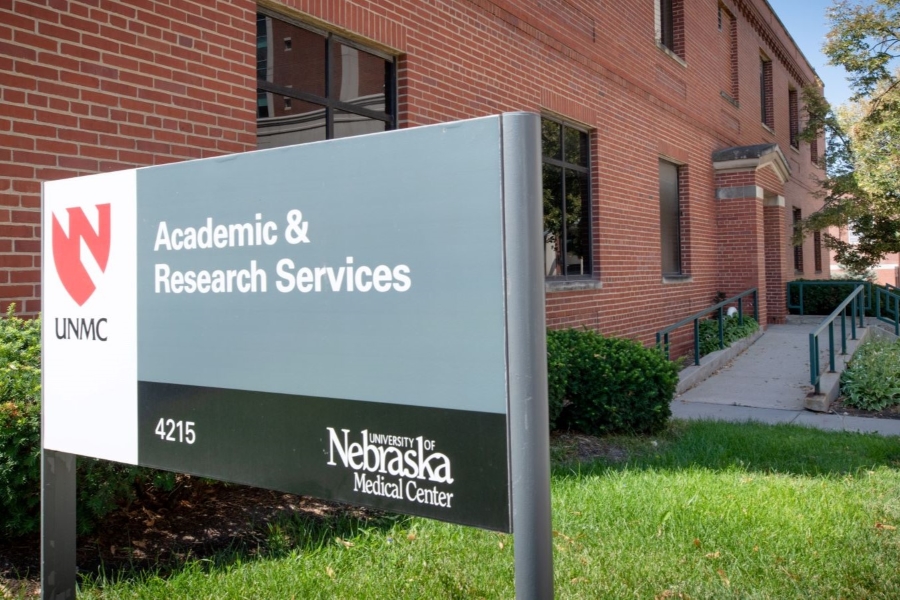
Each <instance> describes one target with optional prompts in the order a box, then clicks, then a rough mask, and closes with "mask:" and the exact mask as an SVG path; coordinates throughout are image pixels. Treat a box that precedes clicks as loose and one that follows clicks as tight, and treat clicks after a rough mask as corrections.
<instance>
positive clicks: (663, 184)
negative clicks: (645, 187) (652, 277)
mask: <svg viewBox="0 0 900 600" xmlns="http://www.w3.org/2000/svg"><path fill="white" fill-rule="evenodd" d="M680 215H681V207H680V203H679V192H678V167H677V166H676V165H674V164H672V163H670V162H667V161H664V160H661V161H659V238H660V246H661V254H662V272H663V275H680V274H681V216H680Z"/></svg>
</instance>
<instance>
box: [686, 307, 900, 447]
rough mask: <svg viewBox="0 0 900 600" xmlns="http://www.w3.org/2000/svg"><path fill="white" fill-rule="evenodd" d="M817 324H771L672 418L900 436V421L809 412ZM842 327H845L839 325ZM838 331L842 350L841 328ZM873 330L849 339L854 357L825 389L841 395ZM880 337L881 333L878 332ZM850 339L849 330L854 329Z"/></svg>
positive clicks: (824, 348) (690, 394)
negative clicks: (842, 379) (847, 371)
mask: <svg viewBox="0 0 900 600" xmlns="http://www.w3.org/2000/svg"><path fill="white" fill-rule="evenodd" d="M815 327H816V323H811V322H807V323H802V324H788V325H770V326H769V327H768V329H766V332H765V334H764V335H762V336H761V337H760V338H759V339H758V340H757V341H756V342H755V343H754V344H752V345H751V346H750V347H749V348H747V349H746V350H745V351H744V352H743V353H741V354H740V355H738V356H737V357H736V358H734V359H733V360H732V361H731V362H729V363H728V364H727V365H726V366H724V367H723V368H722V369H720V370H719V371H717V372H716V373H715V374H713V375H712V376H711V377H709V378H708V379H706V380H705V381H703V382H701V383H699V384H698V385H696V386H695V387H693V388H692V389H690V390H688V391H686V392H684V393H682V394H679V395H678V396H676V397H675V399H674V400H673V401H672V416H673V417H674V418H680V419H717V420H723V421H748V420H752V421H762V422H765V423H795V424H803V425H809V426H813V427H818V428H822V429H831V430H848V431H871V432H877V433H882V434H885V435H900V420H889V419H869V418H865V417H847V416H841V415H835V414H823V413H815V412H811V411H808V410H806V409H805V407H806V406H807V400H808V396H809V395H810V393H811V392H812V391H813V386H812V385H810V383H809V377H810V376H809V334H810V332H811V331H812V330H813V329H815ZM837 327H839V325H838V326H837ZM837 327H836V329H835V334H836V335H835V337H836V338H837V339H836V342H835V343H836V346H837V351H838V352H840V330H839V329H838V328H837ZM874 329H875V328H873V327H866V328H860V329H857V337H858V338H859V340H858V341H855V342H849V341H848V354H847V356H844V357H841V356H836V359H837V360H836V363H837V364H836V370H837V371H838V373H833V374H827V376H826V377H825V378H824V379H823V381H822V384H821V391H822V392H823V393H827V392H829V391H832V390H833V391H832V393H833V394H835V393H836V388H837V384H838V378H839V375H840V371H842V370H843V367H844V365H845V364H846V362H847V360H849V358H850V356H852V353H853V351H854V350H855V349H856V347H857V346H858V345H859V343H861V342H862V340H863V339H864V338H865V337H866V336H868V335H870V334H873V333H874ZM878 333H880V330H878ZM848 336H849V329H848ZM819 348H820V354H821V357H820V364H821V365H822V369H823V370H827V369H828V334H827V331H826V332H825V334H824V335H823V336H820V342H819Z"/></svg>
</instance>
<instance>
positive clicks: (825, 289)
mask: <svg viewBox="0 0 900 600" xmlns="http://www.w3.org/2000/svg"><path fill="white" fill-rule="evenodd" d="M797 281H807V280H806V279H798V280H797ZM810 281H811V280H810ZM860 283H861V282H859V281H848V282H847V283H842V284H836V285H810V286H803V314H804V315H830V314H831V313H832V312H834V309H836V308H837V307H838V305H839V304H840V303H841V302H843V301H844V300H845V299H846V298H847V296H849V295H850V293H851V292H853V290H854V289H855V288H856V286H857V285H859V284H860ZM868 293H869V290H868V289H867V290H866V294H868ZM789 300H790V304H791V305H792V306H796V305H797V304H798V303H799V302H800V289H799V288H798V287H797V286H792V287H791V288H790V298H789ZM867 302H868V299H867ZM867 313H871V311H867ZM791 314H795V315H796V314H800V311H799V310H797V309H796V308H791ZM869 316H871V314H870V315H869Z"/></svg>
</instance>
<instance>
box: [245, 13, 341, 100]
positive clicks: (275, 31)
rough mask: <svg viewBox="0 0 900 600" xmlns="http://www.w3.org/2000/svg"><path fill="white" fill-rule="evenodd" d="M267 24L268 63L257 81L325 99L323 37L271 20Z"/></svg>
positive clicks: (289, 24)
mask: <svg viewBox="0 0 900 600" xmlns="http://www.w3.org/2000/svg"><path fill="white" fill-rule="evenodd" d="M267 21H268V22H269V28H270V30H271V39H270V40H269V41H268V42H267V44H266V46H267V48H268V49H269V57H270V60H269V64H268V69H267V71H266V77H264V78H263V77H259V78H260V79H265V81H269V82H271V83H274V84H275V85H279V86H282V87H288V88H291V89H292V90H296V91H298V92H306V93H308V94H315V95H316V96H325V37H324V36H321V35H319V34H318V33H314V32H312V31H309V30H307V29H303V28H302V27H297V26H296V25H293V24H291V23H286V22H284V21H280V20H278V19H273V18H271V17H267ZM258 49H259V43H257V50H258ZM257 64H258V62H257ZM257 71H259V69H258V68H257Z"/></svg>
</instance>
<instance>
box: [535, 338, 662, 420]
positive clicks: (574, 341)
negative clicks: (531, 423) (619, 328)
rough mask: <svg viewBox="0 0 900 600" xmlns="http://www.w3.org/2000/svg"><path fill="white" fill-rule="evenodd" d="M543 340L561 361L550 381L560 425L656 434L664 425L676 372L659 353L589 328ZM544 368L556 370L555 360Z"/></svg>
mask: <svg viewBox="0 0 900 600" xmlns="http://www.w3.org/2000/svg"><path fill="white" fill-rule="evenodd" d="M547 338H548V348H552V349H553V350H551V351H550V353H549V354H550V356H552V357H554V358H553V359H551V360H557V359H558V360H561V361H562V362H563V363H565V364H564V366H563V367H562V369H563V371H562V373H564V374H563V375H561V374H560V371H557V372H556V373H553V374H552V375H550V377H549V380H550V381H551V382H552V383H551V384H550V385H551V390H553V391H552V392H551V397H555V398H557V400H551V402H554V401H556V402H557V403H558V404H559V405H561V414H559V415H558V417H557V418H556V424H557V425H558V426H563V427H569V428H572V429H576V430H579V431H582V432H584V433H587V434H591V435H602V434H608V433H655V432H658V431H660V430H661V429H663V428H664V427H665V425H666V422H667V421H668V419H669V416H671V410H670V408H669V403H670V402H671V400H672V397H673V396H674V395H675V386H676V385H677V383H678V369H677V366H676V365H675V363H672V362H670V361H668V360H666V358H665V357H664V356H663V354H662V353H661V352H659V351H658V350H656V349H655V348H652V349H650V348H644V347H643V346H642V345H641V344H639V343H638V342H635V341H633V340H625V339H619V338H607V337H603V336H601V335H600V334H598V333H595V332H593V331H588V330H584V331H579V330H574V329H567V330H563V331H550V332H548V335H547ZM548 367H549V370H551V371H552V370H555V369H557V367H556V366H555V365H554V363H553V362H551V363H550V364H549V365H548ZM561 381H562V383H561ZM561 390H562V402H558V398H559V394H560V391H561Z"/></svg>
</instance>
